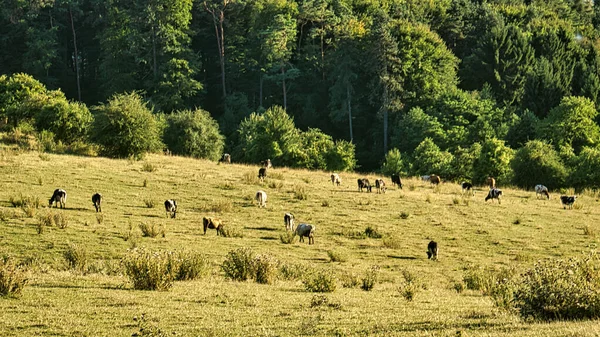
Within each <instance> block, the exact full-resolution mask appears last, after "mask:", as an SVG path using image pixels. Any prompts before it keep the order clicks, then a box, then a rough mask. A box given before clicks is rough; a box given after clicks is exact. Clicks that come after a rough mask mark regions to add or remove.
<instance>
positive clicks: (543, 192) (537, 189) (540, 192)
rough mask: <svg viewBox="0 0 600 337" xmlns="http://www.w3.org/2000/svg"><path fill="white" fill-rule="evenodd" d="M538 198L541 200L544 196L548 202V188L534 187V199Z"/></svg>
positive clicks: (542, 186)
mask: <svg viewBox="0 0 600 337" xmlns="http://www.w3.org/2000/svg"><path fill="white" fill-rule="evenodd" d="M540 196H541V197H542V198H543V197H544V196H546V198H547V199H548V200H550V193H548V187H546V186H544V185H535V197H536V198H539V197H540Z"/></svg>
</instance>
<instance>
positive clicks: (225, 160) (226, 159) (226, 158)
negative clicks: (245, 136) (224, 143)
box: [219, 153, 231, 164]
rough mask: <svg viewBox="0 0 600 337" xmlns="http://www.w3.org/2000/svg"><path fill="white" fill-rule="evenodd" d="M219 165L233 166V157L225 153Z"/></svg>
mask: <svg viewBox="0 0 600 337" xmlns="http://www.w3.org/2000/svg"><path fill="white" fill-rule="evenodd" d="M219 163H225V164H231V155H229V153H223V155H222V156H221V159H219Z"/></svg>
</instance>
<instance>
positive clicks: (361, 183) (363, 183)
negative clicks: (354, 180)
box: [358, 178, 372, 192]
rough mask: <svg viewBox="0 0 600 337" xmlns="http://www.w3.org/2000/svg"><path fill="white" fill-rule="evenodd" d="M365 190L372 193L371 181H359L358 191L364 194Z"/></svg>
mask: <svg viewBox="0 0 600 337" xmlns="http://www.w3.org/2000/svg"><path fill="white" fill-rule="evenodd" d="M363 188H366V189H367V191H368V192H371V189H372V187H371V183H369V179H365V178H363V179H358V191H359V192H362V190H363Z"/></svg>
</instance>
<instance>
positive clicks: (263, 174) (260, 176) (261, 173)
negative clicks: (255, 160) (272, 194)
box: [258, 167, 267, 181]
mask: <svg viewBox="0 0 600 337" xmlns="http://www.w3.org/2000/svg"><path fill="white" fill-rule="evenodd" d="M266 177H267V168H266V167H261V168H260V169H259V170H258V179H260V181H263V180H265V178H266Z"/></svg>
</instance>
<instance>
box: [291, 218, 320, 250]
mask: <svg viewBox="0 0 600 337" xmlns="http://www.w3.org/2000/svg"><path fill="white" fill-rule="evenodd" d="M315 230H316V227H315V225H309V224H305V223H301V224H299V225H298V227H296V230H295V231H294V234H295V235H298V236H300V242H304V238H305V237H307V238H308V244H309V245H312V244H314V243H315Z"/></svg>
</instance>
